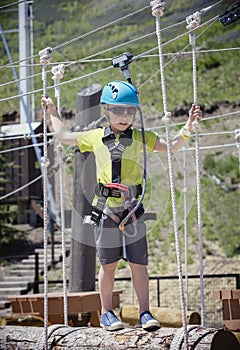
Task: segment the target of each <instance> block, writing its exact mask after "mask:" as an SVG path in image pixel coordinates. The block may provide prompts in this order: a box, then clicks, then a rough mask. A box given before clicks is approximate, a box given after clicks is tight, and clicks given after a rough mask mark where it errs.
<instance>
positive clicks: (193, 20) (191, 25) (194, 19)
mask: <svg viewBox="0 0 240 350" xmlns="http://www.w3.org/2000/svg"><path fill="white" fill-rule="evenodd" d="M186 21H187V24H188V25H187V29H189V30H190V33H189V41H190V44H191V45H192V62H193V63H192V65H193V99H194V105H195V106H198V93H197V57H196V32H195V29H196V28H197V27H198V26H199V24H200V22H201V16H200V13H199V12H196V13H194V14H193V15H191V16H188V17H187V18H186ZM194 129H195V158H196V160H195V161H196V184H197V212H198V237H199V263H200V266H199V270H200V271H199V272H200V291H201V325H202V326H203V327H204V326H205V306H204V272H203V243H202V242H203V239H202V210H201V177H200V172H201V162H200V147H199V129H198V122H197V121H196V120H195V121H194Z"/></svg>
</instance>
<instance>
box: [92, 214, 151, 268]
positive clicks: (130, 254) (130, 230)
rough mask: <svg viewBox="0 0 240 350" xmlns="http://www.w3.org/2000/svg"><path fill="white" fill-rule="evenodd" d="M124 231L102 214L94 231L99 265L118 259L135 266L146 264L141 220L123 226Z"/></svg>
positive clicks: (146, 253)
mask: <svg viewBox="0 0 240 350" xmlns="http://www.w3.org/2000/svg"><path fill="white" fill-rule="evenodd" d="M124 231H125V233H124V232H122V231H121V230H120V229H119V228H118V223H116V222H115V221H114V220H113V219H111V218H110V217H109V216H108V215H107V214H104V213H103V215H102V218H101V221H100V224H99V226H96V227H95V230H94V234H95V240H96V247H97V252H98V257H99V261H100V263H101V265H105V264H110V263H113V262H116V261H118V260H120V259H124V260H126V261H129V262H132V263H135V264H141V265H147V264H148V247H147V240H146V225H145V223H144V221H143V219H142V218H139V219H138V220H137V221H136V222H135V224H128V225H125V230H124Z"/></svg>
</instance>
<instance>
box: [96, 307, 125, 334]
mask: <svg viewBox="0 0 240 350" xmlns="http://www.w3.org/2000/svg"><path fill="white" fill-rule="evenodd" d="M100 325H101V327H103V328H105V329H106V330H107V331H116V330H117V329H122V328H123V324H122V322H121V321H120V320H119V319H118V318H117V316H116V315H115V314H114V312H113V311H112V310H110V311H107V312H105V313H104V314H103V315H101V316H100Z"/></svg>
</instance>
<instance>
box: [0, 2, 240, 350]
mask: <svg viewBox="0 0 240 350" xmlns="http://www.w3.org/2000/svg"><path fill="white" fill-rule="evenodd" d="M219 3H222V1H218V2H216V3H215V4H214V5H211V6H209V7H207V8H204V9H202V10H200V11H198V12H195V13H194V14H193V15H191V16H188V17H187V18H186V22H187V29H188V31H186V32H184V33H183V34H181V35H178V36H176V37H174V38H173V39H171V40H169V41H167V42H165V43H163V42H162V32H163V31H166V30H169V29H171V28H175V27H176V26H178V25H181V24H182V23H183V22H185V21H180V22H178V23H176V24H174V25H171V26H168V27H165V28H161V17H162V16H163V14H164V11H165V1H164V0H154V1H151V3H150V7H151V10H152V15H153V16H154V17H155V19H156V31H154V32H152V33H149V34H145V35H142V36H140V37H138V38H135V39H132V40H130V41H127V42H124V43H121V44H119V45H116V46H114V47H110V48H107V49H105V50H102V51H100V52H96V53H94V54H91V55H88V56H87V57H84V58H80V59H78V60H76V61H67V60H66V61H64V62H63V63H59V62H55V63H52V62H51V59H52V54H53V53H56V54H57V53H58V50H59V49H60V48H62V47H65V46H67V45H71V44H72V43H74V42H76V41H79V40H81V39H83V38H85V37H87V36H89V35H93V34H95V33H96V32H98V31H100V30H103V29H106V28H107V27H109V26H112V25H115V24H116V23H118V22H120V21H122V20H125V19H128V18H129V17H130V16H133V15H136V14H139V13H141V12H142V11H145V10H146V9H149V6H146V7H143V8H142V9H139V10H137V11H134V12H132V13H130V14H128V15H126V16H123V17H121V18H118V19H117V20H115V21H112V22H110V23H107V24H105V25H103V26H101V27H99V28H97V29H95V30H91V31H90V32H88V33H85V34H83V35H81V36H78V37H76V38H73V39H70V40H68V41H66V42H64V43H62V44H59V45H57V46H55V47H53V48H51V47H47V48H45V49H44V50H41V51H40V52H39V54H38V55H39V57H40V66H41V67H42V72H41V73H39V74H41V75H42V84H43V86H42V88H41V89H40V88H39V89H36V90H34V91H30V92H29V93H27V94H30V95H35V94H36V93H39V92H41V91H42V93H43V95H44V96H47V95H48V92H49V91H50V90H51V89H54V90H55V98H56V100H57V106H58V113H59V115H60V116H61V101H60V88H61V86H64V85H67V84H72V83H73V82H76V81H79V80H83V79H86V78H89V77H93V76H96V75H97V74H101V73H104V72H106V71H108V70H111V69H112V68H114V65H113V64H110V65H109V60H110V58H109V59H108V58H104V59H98V58H94V57H97V56H99V55H101V54H103V53H107V52H109V51H110V52H111V51H112V50H114V49H119V48H121V47H122V46H127V45H130V44H132V43H134V42H136V41H138V40H145V39H147V38H148V37H149V36H152V35H157V40H158V46H156V47H153V48H152V49H150V50H147V51H145V52H142V53H139V54H138V55H136V56H133V57H132V61H135V62H138V60H142V59H144V58H149V57H155V56H158V57H159V65H160V67H159V69H158V70H157V71H156V72H155V73H154V74H153V75H151V77H150V78H148V79H147V80H146V81H145V82H142V84H141V86H140V89H141V88H143V87H144V85H145V84H146V82H147V81H149V80H151V79H152V78H153V77H154V76H155V75H157V74H158V73H159V72H160V75H161V87H162V102H163V114H164V116H163V118H162V121H163V122H164V126H162V125H159V126H155V127H154V128H149V129H151V130H153V129H161V128H164V129H165V133H166V142H167V150H168V152H167V154H168V164H169V178H170V189H171V199H172V210H173V223H174V233H175V244H176V256H177V265H178V275H179V290H180V302H181V309H182V324H183V327H182V330H181V329H180V331H179V333H178V334H177V335H176V337H175V338H174V342H173V343H172V344H171V350H178V349H180V348H182V347H180V346H181V344H182V345H183V338H184V347H185V349H186V350H188V349H189V344H188V333H189V332H190V331H191V330H192V329H193V328H192V327H188V326H187V317H186V310H187V305H188V300H187V299H188V296H187V290H188V286H187V274H188V271H187V264H186V270H185V277H186V291H184V285H183V276H182V275H183V274H182V263H181V252H180V250H181V249H180V237H179V232H178V227H179V225H178V217H177V207H176V194H175V181H174V170H173V159H172V150H171V141H170V128H171V127H173V126H176V125H180V124H181V123H180V124H173V123H171V112H169V110H168V101H167V89H166V81H165V71H164V68H165V67H166V66H167V65H168V64H170V63H172V62H173V61H174V60H175V59H176V58H177V57H179V56H180V55H185V54H186V55H190V54H191V55H192V65H193V67H192V73H193V103H194V105H195V106H197V105H198V91H197V89H198V87H197V54H198V53H208V52H214V50H197V47H196V39H197V38H198V37H199V36H200V35H202V33H201V34H199V36H197V35H196V30H197V29H199V28H203V27H204V26H206V24H209V25H213V24H214V23H215V22H216V20H218V19H219V15H218V16H214V17H213V18H211V19H210V20H208V21H207V22H205V23H203V24H200V23H201V15H202V14H205V13H206V12H208V11H210V10H211V9H212V8H213V7H214V6H216V5H218V4H219ZM14 4H17V2H16V3H12V4H11V5H14ZM7 6H10V5H7ZM2 8H3V6H1V7H0V10H1V9H2ZM207 29H208V28H207ZM207 29H206V30H207ZM187 35H189V45H190V46H191V47H192V51H191V52H185V50H186V48H187V47H188V46H189V45H187V46H186V47H184V48H183V49H182V50H181V51H179V52H176V53H163V52H162V49H163V47H166V46H168V45H169V44H170V43H172V42H173V41H175V40H178V39H181V38H182V37H185V36H187ZM156 50H158V54H156V55H155V54H151V53H152V52H154V51H156ZM223 50H227V49H223ZM229 50H239V48H229ZM216 51H220V49H219V50H216ZM164 56H170V57H171V56H173V57H172V58H170V60H169V61H168V62H167V63H164ZM36 57H37V55H35V56H33V57H29V58H28V59H34V58H36ZM98 61H103V62H106V64H107V65H106V66H105V67H104V68H101V69H98V70H96V71H94V72H91V73H87V74H85V75H81V76H78V77H74V78H70V79H68V80H65V81H64V82H61V81H60V80H61V79H62V78H63V76H64V71H65V69H66V68H70V67H72V66H74V65H77V64H80V63H85V64H86V63H89V62H98ZM21 63H22V62H20V61H15V62H11V63H10V64H7V65H4V66H1V67H0V69H1V70H2V69H8V68H11V69H12V68H13V67H19V66H20V65H21ZM56 63H59V64H58V65H57V66H56ZM38 65H39V64H34V66H38ZM51 65H53V66H52V68H51V70H47V68H48V67H49V66H51ZM30 66H33V64H31V65H30ZM49 72H52V74H53V77H52V79H53V81H54V84H53V85H51V86H50V85H47V73H49ZM39 74H34V75H31V76H29V77H26V79H32V78H33V77H37V76H38V75H39ZM19 81H20V80H19V79H17V77H16V79H15V80H13V81H8V82H5V83H2V84H0V89H1V88H4V87H5V86H7V85H11V84H18V82H19ZM27 94H26V93H24V94H23V93H21V92H19V93H18V95H12V96H8V97H5V98H0V103H1V102H6V101H10V100H13V99H19V98H20V97H23V96H26V95H27ZM239 113H240V111H235V112H231V113H226V114H222V115H219V116H213V117H209V118H208V120H210V119H213V118H224V117H229V116H230V115H238V114H239ZM203 122H204V121H203ZM194 128H195V135H194V136H193V137H195V147H193V148H191V147H189V148H187V149H185V148H184V149H183V150H182V151H183V152H184V155H183V162H184V163H183V168H185V157H186V153H187V152H188V151H195V160H196V186H197V211H198V231H199V262H200V290H201V325H202V326H203V327H205V310H204V274H203V253H202V250H203V243H202V216H201V187H200V180H201V164H200V150H204V149H213V148H217V147H219V148H223V147H237V152H238V159H239V173H240V131H239V129H237V130H232V131H228V132H225V131H219V132H212V133H211V132H209V133H203V134H201V133H199V127H198V122H197V121H196V122H195V124H194ZM221 133H222V134H227V133H229V134H231V135H232V136H233V143H228V144H218V145H211V146H200V142H199V138H200V137H201V136H208V135H217V134H218V135H220V134H221ZM52 135H53V134H52V133H48V130H47V115H46V109H44V110H43V134H41V135H40V136H42V137H43V142H42V143H35V144H33V145H28V146H24V147H17V148H11V149H8V150H0V154H4V153H7V152H14V151H19V150H24V149H25V148H29V147H36V146H43V156H42V158H41V168H42V170H43V172H42V175H41V176H39V177H38V178H36V179H34V180H33V181H31V182H29V183H27V184H26V185H24V186H22V187H20V188H19V189H17V190H15V191H13V192H11V193H8V194H6V195H4V196H2V197H0V201H1V200H4V199H6V198H7V197H10V196H12V195H13V194H15V193H16V192H17V191H21V190H22V189H23V188H24V187H26V186H30V185H31V184H32V183H33V182H34V181H38V180H39V179H41V178H42V179H43V212H44V221H43V243H44V345H43V338H41V346H40V347H39V349H40V348H41V349H42V348H43V347H44V349H45V350H47V349H48V337H49V326H48V266H47V259H48V258H47V244H48V242H47V237H48V204H47V201H48V196H49V193H48V188H49V187H48V171H47V169H48V167H49V165H50V164H49V159H48V150H47V146H48V144H49V143H51V142H52V141H51V140H50V141H49V140H48V136H52ZM0 136H1V137H0V140H1V141H5V140H7V139H8V137H7V136H5V135H2V134H1V135H0ZM36 136H37V135H33V134H32V133H31V134H29V135H24V136H17V138H24V137H25V138H33V137H36ZM11 139H13V138H11ZM63 152H64V149H63V146H62V145H61V144H60V143H58V144H57V153H58V161H59V174H60V175H59V177H60V179H59V185H60V207H61V238H62V256H63V296H64V325H65V326H67V325H68V305H67V282H66V280H67V277H66V260H65V258H66V254H65V219H64V197H63V195H64V178H63V171H64V169H63ZM183 180H184V183H183V187H184V189H183V191H184V193H185V192H186V191H187V185H186V183H187V181H186V178H185V175H184V179H183ZM185 201H186V198H185ZM185 205H186V202H185ZM184 210H185V211H186V208H185V209H184ZM186 226H187V225H186V222H185V223H184V227H185V233H184V237H185V249H186V251H185V262H186V261H187V231H186ZM63 327H64V326H63ZM182 333H184V335H183V334H182Z"/></svg>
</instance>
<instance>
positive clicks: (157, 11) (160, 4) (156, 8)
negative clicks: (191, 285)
mask: <svg viewBox="0 0 240 350" xmlns="http://www.w3.org/2000/svg"><path fill="white" fill-rule="evenodd" d="M150 4H151V6H152V15H153V16H154V17H155V18H156V34H157V39H158V48H159V62H160V72H161V84H162V98H163V108H164V117H163V120H164V122H165V126H166V141H167V154H168V165H169V180H170V189H171V198H172V210H173V224H174V232H175V241H176V242H175V243H176V255H177V265H178V276H179V289H180V301H181V309H182V324H183V328H184V340H185V349H186V350H187V349H188V334H187V317H186V308H185V300H184V288H183V278H182V264H181V253H180V239H179V233H178V222H177V206H176V194H175V183H174V172H173V161H172V150H171V139H170V129H169V122H170V117H171V113H169V112H168V106H167V94H166V83H165V76H164V61H163V55H162V38H161V23H160V17H161V16H162V15H163V10H164V5H165V1H161V0H154V1H151V3H150Z"/></svg>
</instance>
